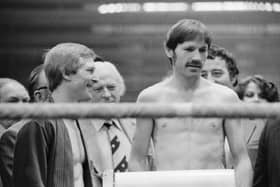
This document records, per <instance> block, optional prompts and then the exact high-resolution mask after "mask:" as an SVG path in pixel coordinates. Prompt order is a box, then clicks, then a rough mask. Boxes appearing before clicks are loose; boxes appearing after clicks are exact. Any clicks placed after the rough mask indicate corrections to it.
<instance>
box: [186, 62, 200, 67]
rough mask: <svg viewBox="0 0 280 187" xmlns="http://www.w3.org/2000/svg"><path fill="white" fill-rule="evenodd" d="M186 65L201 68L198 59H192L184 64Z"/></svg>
mask: <svg viewBox="0 0 280 187" xmlns="http://www.w3.org/2000/svg"><path fill="white" fill-rule="evenodd" d="M186 67H198V68H202V62H201V61H200V60H192V61H190V62H188V63H187V64H186Z"/></svg>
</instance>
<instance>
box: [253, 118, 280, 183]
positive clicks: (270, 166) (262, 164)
mask: <svg viewBox="0 0 280 187" xmlns="http://www.w3.org/2000/svg"><path fill="white" fill-rule="evenodd" d="M279 179H280V118H279V119H277V120H269V121H268V122H267V124H266V126H265V128H264V131H263V133H262V135H261V138H260V142H259V150H258V155H257V160H256V165H255V171H254V180H253V187H279V186H280V180H279Z"/></svg>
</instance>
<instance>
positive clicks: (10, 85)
mask: <svg viewBox="0 0 280 187" xmlns="http://www.w3.org/2000/svg"><path fill="white" fill-rule="evenodd" d="M29 99H30V98H29V96H28V92H27V90H26V88H25V87H24V86H23V85H22V84H21V83H19V82H18V81H16V80H14V79H10V78H0V103H26V102H28V101H29ZM17 121H19V119H16V120H15V119H3V120H1V121H0V137H1V136H2V134H3V133H4V131H5V130H6V129H7V128H9V127H10V126H11V125H12V124H14V123H16V122H17ZM0 165H1V163H0ZM0 167H1V166H0ZM0 176H1V178H2V179H4V176H3V175H2V173H0ZM3 182H5V181H3ZM1 186H3V184H2V181H1V180H0V187H1Z"/></svg>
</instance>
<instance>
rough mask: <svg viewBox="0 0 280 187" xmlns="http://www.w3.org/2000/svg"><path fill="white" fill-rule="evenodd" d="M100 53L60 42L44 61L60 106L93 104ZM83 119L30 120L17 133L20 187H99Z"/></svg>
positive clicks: (17, 186) (17, 180) (16, 172)
mask: <svg viewBox="0 0 280 187" xmlns="http://www.w3.org/2000/svg"><path fill="white" fill-rule="evenodd" d="M95 57H96V55H95V53H94V52H93V51H92V50H91V49H89V48H87V47H86V46H84V45H81V44H77V43H62V44H58V45H56V46H55V47H53V48H52V49H51V50H49V51H48V52H47V54H46V57H45V60H44V68H45V73H46V76H47V79H48V82H49V89H50V91H51V92H52V98H53V100H54V102H55V103H67V102H80V101H89V100H90V99H91V95H90V93H89V92H88V89H89V88H90V87H91V86H92V85H93V82H94V79H95V78H94V70H95V65H94V58H95ZM90 170H91V168H90V164H89V160H88V154H87V147H86V144H85V141H84V137H83V132H82V131H81V128H80V124H79V122H78V120H72V119H59V120H47V119H45V120H31V121H30V122H28V123H26V124H25V125H24V126H23V127H22V128H21V130H20V131H19V133H18V136H17V143H16V147H15V152H14V170H13V174H14V184H15V187H20V186H28V187H55V186H57V187H98V186H100V184H99V183H98V180H97V179H96V178H95V177H94V175H93V176H91V173H90Z"/></svg>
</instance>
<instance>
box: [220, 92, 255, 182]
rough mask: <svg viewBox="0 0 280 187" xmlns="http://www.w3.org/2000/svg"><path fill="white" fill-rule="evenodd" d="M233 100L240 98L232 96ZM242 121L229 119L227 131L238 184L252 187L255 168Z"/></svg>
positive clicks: (226, 126)
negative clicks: (253, 167) (246, 142)
mask: <svg viewBox="0 0 280 187" xmlns="http://www.w3.org/2000/svg"><path fill="white" fill-rule="evenodd" d="M231 100H232V101H233V102H239V99H238V98H237V96H235V95H233V96H232V98H231ZM240 122H241V120H240V119H227V120H226V124H225V131H226V135H227V138H228V142H229V146H230V150H231V153H232V157H233V164H234V169H235V181H236V186H237V187H251V186H252V177H253V170H252V165H251V162H250V159H249V156H248V152H247V149H246V144H245V141H244V138H243V137H244V135H243V130H242V126H241V123H240Z"/></svg>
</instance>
